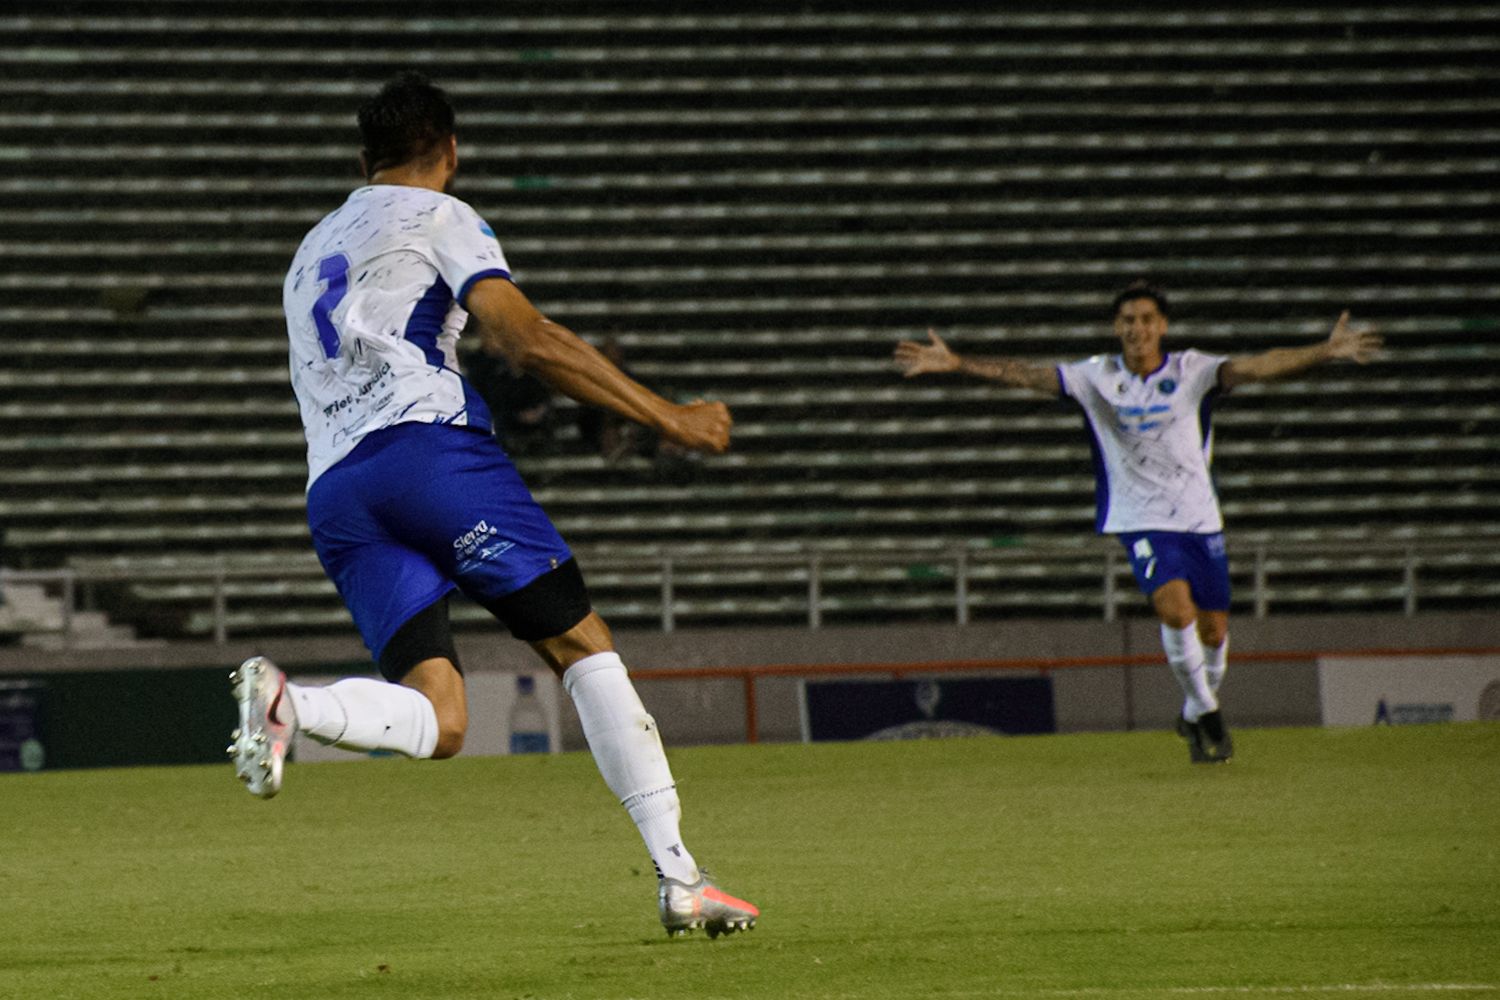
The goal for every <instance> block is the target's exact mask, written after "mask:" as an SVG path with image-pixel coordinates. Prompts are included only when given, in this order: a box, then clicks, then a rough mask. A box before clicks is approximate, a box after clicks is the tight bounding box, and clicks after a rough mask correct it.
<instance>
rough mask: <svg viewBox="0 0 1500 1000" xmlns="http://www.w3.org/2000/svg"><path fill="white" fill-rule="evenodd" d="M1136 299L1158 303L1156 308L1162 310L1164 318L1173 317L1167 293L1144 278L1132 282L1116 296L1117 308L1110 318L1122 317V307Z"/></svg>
mask: <svg viewBox="0 0 1500 1000" xmlns="http://www.w3.org/2000/svg"><path fill="white" fill-rule="evenodd" d="M1134 299H1150V300H1151V301H1152V302H1155V303H1156V308H1157V309H1159V310H1161V314H1162V315H1163V316H1170V315H1172V308H1171V306H1169V305H1168V304H1167V293H1166V292H1163V291H1162V290H1161V289H1160V288H1158V287H1156V286H1155V285H1153V284H1151V282H1149V281H1147V280H1145V279H1144V278H1142V279H1139V280H1137V281H1132V282H1131V283H1130V284H1128V285H1126V286H1125V287H1124V288H1122V289H1120V291H1119V293H1118V294H1116V295H1115V307H1114V309H1113V310H1112V311H1111V312H1110V314H1109V315H1110V318H1111V319H1113V318H1114V317H1116V316H1118V315H1120V307H1121V306H1123V305H1124V304H1125V303H1127V302H1130V301H1132V300H1134Z"/></svg>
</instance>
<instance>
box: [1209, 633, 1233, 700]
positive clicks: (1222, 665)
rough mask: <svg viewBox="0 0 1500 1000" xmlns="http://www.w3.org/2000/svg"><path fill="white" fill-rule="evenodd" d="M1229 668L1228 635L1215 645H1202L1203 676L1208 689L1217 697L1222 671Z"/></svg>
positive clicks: (1222, 679)
mask: <svg viewBox="0 0 1500 1000" xmlns="http://www.w3.org/2000/svg"><path fill="white" fill-rule="evenodd" d="M1228 669H1229V636H1227V635H1226V636H1225V637H1224V641H1223V642H1221V643H1219V644H1218V645H1217V646H1204V647H1203V676H1204V678H1206V679H1207V681H1208V689H1209V690H1210V691H1212V692H1213V693H1214V696H1215V697H1217V696H1218V694H1219V685H1220V684H1222V683H1224V672H1225V671H1226V670H1228Z"/></svg>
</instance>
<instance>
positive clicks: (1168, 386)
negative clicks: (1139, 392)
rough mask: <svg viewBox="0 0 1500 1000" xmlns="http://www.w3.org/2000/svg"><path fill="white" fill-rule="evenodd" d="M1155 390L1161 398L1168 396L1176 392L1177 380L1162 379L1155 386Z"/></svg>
mask: <svg viewBox="0 0 1500 1000" xmlns="http://www.w3.org/2000/svg"><path fill="white" fill-rule="evenodd" d="M1156 390H1157V391H1158V392H1160V393H1161V394H1162V395H1163V396H1170V395H1172V393H1174V392H1176V391H1177V380H1176V379H1170V378H1164V379H1162V380H1161V381H1160V382H1158V383H1157V384H1156Z"/></svg>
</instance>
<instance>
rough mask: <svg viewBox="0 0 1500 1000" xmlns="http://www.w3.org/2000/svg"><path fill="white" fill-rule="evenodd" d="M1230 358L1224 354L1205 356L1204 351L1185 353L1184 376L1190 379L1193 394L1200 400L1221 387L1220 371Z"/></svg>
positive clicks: (1188, 351)
mask: <svg viewBox="0 0 1500 1000" xmlns="http://www.w3.org/2000/svg"><path fill="white" fill-rule="evenodd" d="M1228 360H1229V358H1227V357H1225V356H1224V355H1222V354H1205V353H1203V352H1202V351H1197V350H1187V351H1184V352H1183V361H1184V365H1183V374H1185V375H1187V376H1188V378H1189V382H1190V384H1189V386H1188V388H1190V389H1191V390H1192V393H1193V395H1194V396H1195V397H1197V398H1198V399H1202V398H1203V397H1204V396H1206V395H1208V394H1209V393H1210V392H1213V391H1214V390H1215V389H1217V388H1218V387H1219V369H1220V368H1221V367H1223V365H1224V362H1226V361H1228Z"/></svg>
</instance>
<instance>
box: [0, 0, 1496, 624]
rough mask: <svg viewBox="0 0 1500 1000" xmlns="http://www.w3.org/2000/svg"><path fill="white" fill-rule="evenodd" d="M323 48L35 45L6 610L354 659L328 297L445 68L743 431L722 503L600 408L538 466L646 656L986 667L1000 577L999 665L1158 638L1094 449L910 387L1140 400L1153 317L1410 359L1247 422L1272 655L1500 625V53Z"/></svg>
mask: <svg viewBox="0 0 1500 1000" xmlns="http://www.w3.org/2000/svg"><path fill="white" fill-rule="evenodd" d="M313 7H314V11H313V14H312V16H309V14H308V5H305V4H290V3H277V2H271V3H260V4H256V5H253V8H251V7H249V6H247V5H243V4H235V3H229V2H226V0H208V2H195V3H192V4H188V3H186V2H181V3H178V2H172V3H151V4H147V3H133V2H130V0H124V2H103V0H69V2H61V3H53V4H48V5H45V6H43V5H40V4H30V3H26V4H21V5H19V8H18V9H8V10H7V11H6V12H0V67H3V70H4V72H3V73H0V94H3V95H4V101H3V102H0V150H4V155H5V156H6V159H7V161H8V163H7V165H8V167H9V169H8V170H7V171H6V173H5V175H4V176H3V177H0V229H3V231H4V232H5V233H6V239H5V240H4V241H3V243H0V288H3V291H4V294H3V296H0V323H3V324H4V327H5V330H6V333H5V349H4V351H3V352H0V524H3V525H5V526H6V527H7V538H6V545H7V550H6V554H5V560H4V561H5V562H6V563H7V564H8V565H11V566H14V567H20V568H24V569H46V568H51V567H69V568H72V569H73V570H74V571H76V572H77V573H79V574H80V578H81V579H83V580H85V581H86V582H87V581H91V582H89V583H88V588H87V589H88V592H89V600H90V606H91V607H96V608H98V609H100V610H103V611H106V612H108V613H109V615H110V617H111V618H112V619H113V620H115V621H119V622H124V623H128V624H131V625H134V626H135V627H136V628H137V629H138V630H139V631H141V632H142V633H143V634H147V635H162V636H168V637H175V636H194V635H197V636H206V635H213V634H214V633H215V631H216V630H218V631H220V632H222V630H224V629H228V630H230V631H233V632H234V633H236V634H256V633H260V632H265V633H272V632H274V633H277V634H285V633H288V632H298V631H306V632H320V631H347V630H348V627H349V626H348V619H347V615H346V614H345V613H344V612H343V611H342V609H341V607H340V606H339V604H338V601H337V598H336V596H335V595H334V593H333V591H332V588H331V587H330V586H329V585H328V584H327V583H326V581H324V580H323V578H322V574H321V571H320V570H319V568H318V566H317V563H316V560H315V559H314V558H313V557H312V555H311V551H310V548H309V546H308V542H307V531H306V527H305V524H304V522H303V514H302V490H303V485H304V479H305V475H306V469H305V465H304V463H303V452H302V447H303V444H302V436H301V431H300V426H299V423H298V419H297V414H296V407H295V404H294V402H293V400H292V398H291V394H290V390H289V386H288V383H287V375H286V369H285V355H286V346H285V332H284V327H283V325H282V318H281V315H280V283H281V279H282V276H283V274H284V272H285V267H286V264H287V262H288V261H289V259H290V257H291V254H292V252H293V250H294V249H295V247H296V244H297V242H298V241H299V240H300V238H301V236H302V234H303V233H304V232H305V231H306V230H307V229H308V228H309V227H310V226H311V225H312V224H313V223H314V222H316V220H317V219H318V218H320V217H321V216H322V215H323V214H324V213H326V212H327V211H329V210H330V209H331V208H333V207H334V206H335V205H336V204H338V203H339V202H340V201H341V200H342V198H343V196H344V194H345V193H346V192H347V191H348V190H350V189H351V188H352V187H354V186H355V185H357V184H358V183H359V178H358V177H357V176H356V173H355V169H354V153H355V151H356V149H357V145H358V137H357V133H356V131H355V129H354V126H353V109H354V107H355V106H356V104H357V103H358V101H359V100H360V99H361V98H362V97H363V96H364V95H365V94H366V93H367V92H369V91H370V90H372V89H373V88H374V86H376V85H378V83H379V82H380V81H382V80H383V79H384V78H385V77H387V76H389V75H390V74H391V73H392V72H394V71H396V70H398V69H402V68H406V67H409V66H415V67H417V68H421V69H424V70H427V71H429V72H430V73H432V75H433V76H434V77H435V78H436V80H437V82H439V83H440V84H442V85H443V86H444V87H445V88H447V89H448V90H449V92H450V93H451V95H452V96H453V98H454V101H455V104H456V105H457V107H458V112H459V121H460V145H461V156H462V159H463V167H462V170H461V173H460V178H459V185H458V189H457V190H456V193H458V194H459V195H460V196H462V197H464V198H466V199H467V200H469V201H470V202H471V203H473V204H474V205H475V207H476V208H478V209H479V211H480V212H481V213H482V214H484V215H485V216H486V218H487V219H489V220H490V222H491V223H492V224H493V225H494V227H495V229H496V230H497V231H498V232H499V234H500V238H501V241H502V243H503V245H504V246H505V248H506V252H507V255H508V256H509V258H510V262H511V263H512V265H513V267H514V270H515V275H516V279H517V281H518V282H519V283H520V285H521V286H522V287H523V288H524V289H525V290H526V292H527V293H528V295H530V297H531V298H532V299H533V300H534V301H535V302H537V303H538V305H539V306H541V308H542V309H543V310H544V311H546V312H547V313H548V314H549V315H551V316H553V317H554V318H556V319H557V320H559V321H561V322H563V323H566V324H568V325H570V326H571V327H573V328H574V329H576V330H577V331H578V332H580V333H581V334H584V335H586V336H588V337H590V338H591V339H594V340H595V341H596V342H598V341H599V339H600V338H603V337H605V336H610V337H613V338H614V339H615V340H616V341H617V342H618V343H619V344H620V345H621V346H622V347H623V349H624V352H625V355H626V359H627V364H628V366H629V368H630V370H631V371H632V372H633V373H634V374H635V375H636V376H637V377H638V378H640V379H641V380H643V381H645V382H646V383H647V384H649V385H651V386H652V387H654V388H656V389H657V390H658V391H660V392H662V393H663V394H665V395H668V396H673V397H683V398H686V397H692V396H698V395H704V396H710V397H716V398H721V399H724V400H726V401H727V402H728V403H729V404H730V405H731V407H732V408H733V410H734V413H735V417H736V438H735V449H734V451H733V452H732V453H731V454H729V455H727V456H724V457H722V458H713V459H708V460H705V461H702V462H701V463H695V464H692V465H691V466H690V467H689V468H688V469H687V470H686V472H685V473H684V475H685V478H684V479H678V478H673V477H663V476H662V475H660V474H659V470H657V469H656V468H655V467H654V466H653V464H652V463H651V462H650V461H649V460H647V459H645V458H635V459H631V460H627V461H623V462H609V461H606V460H605V458H603V457H601V456H600V455H598V454H596V453H594V452H593V451H591V449H590V448H589V446H588V445H587V444H586V443H585V442H584V441H583V440H582V439H581V438H580V437H579V435H578V434H577V433H576V431H575V429H574V428H573V426H572V424H573V421H572V416H573V414H574V409H573V408H572V406H571V404H569V403H567V402H566V401H560V402H559V422H558V429H557V432H556V435H555V440H554V442H553V445H552V447H550V448H548V449H544V450H543V451H542V452H541V453H539V454H531V455H526V456H522V457H521V458H520V459H519V464H520V465H521V467H522V470H523V472H524V473H525V474H526V475H527V476H528V478H529V479H530V480H531V481H532V482H533V484H534V486H535V489H536V492H537V494H538V497H539V499H540V500H541V501H542V503H543V505H544V506H546V507H547V508H548V510H549V511H551V512H552V514H553V515H554V517H555V519H556V520H557V522H558V524H559V527H560V528H561V529H562V531H563V533H564V535H565V537H567V538H569V540H570V541H571V542H572V543H573V544H574V545H575V546H576V547H577V548H578V550H579V552H580V555H581V559H582V562H583V564H584V567H585V570H586V571H588V572H589V575H590V581H591V586H592V588H593V589H594V591H595V593H596V596H597V597H598V603H599V604H600V607H601V609H602V610H603V611H604V613H605V614H606V616H607V617H609V618H610V619H611V620H612V621H615V622H619V623H636V624H655V623H658V622H661V621H662V620H663V617H664V611H663V606H662V594H663V593H664V587H665V586H670V589H671V594H672V602H671V604H672V606H671V608H670V609H669V610H668V611H667V612H666V617H667V618H669V619H670V620H671V621H675V622H676V623H679V624H681V623H703V624H709V623H720V622H736V621H742V622H763V621H774V622H786V621H804V620H808V618H809V594H810V591H812V590H815V591H816V596H817V600H816V601H815V602H814V605H815V607H816V613H815V619H816V620H829V621H839V620H847V621H884V620H891V621H898V620H911V619H935V620H940V619H951V618H952V617H953V616H954V614H955V601H954V596H953V595H954V592H955V587H958V586H959V578H960V577H962V581H963V582H962V586H963V588H964V592H965V596H964V610H962V611H959V612H958V613H959V614H960V615H965V614H971V615H973V616H975V617H985V616H990V617H997V616H1006V615H1020V614H1030V615H1079V614H1085V615H1098V614H1100V613H1106V614H1113V613H1115V610H1114V604H1113V601H1112V599H1110V598H1108V597H1107V596H1106V591H1107V590H1108V586H1107V583H1108V581H1109V580H1112V579H1115V577H1116V576H1117V577H1118V580H1119V586H1120V588H1121V593H1120V596H1119V605H1118V611H1119V613H1131V612H1132V610H1134V611H1139V610H1141V609H1140V607H1139V602H1138V601H1136V600H1134V599H1133V596H1132V595H1131V594H1130V593H1129V591H1128V584H1129V581H1128V575H1126V574H1125V571H1124V567H1123V563H1121V565H1119V566H1118V567H1115V568H1114V569H1113V570H1111V569H1109V568H1108V564H1107V563H1106V559H1107V554H1106V552H1107V548H1108V546H1107V545H1106V543H1103V542H1100V541H1098V540H1097V539H1094V538H1093V537H1092V536H1091V531H1092V523H1093V520H1092V497H1091V487H1092V477H1091V475H1090V467H1089V459H1088V447H1087V443H1086V441H1085V438H1084V436H1083V434H1082V427H1081V422H1080V420H1079V418H1078V417H1077V415H1076V414H1075V413H1073V412H1071V411H1070V410H1069V409H1068V408H1067V407H1066V406H1065V405H1063V404H1058V403H1054V402H1050V401H1046V400H1039V399H1033V398H1030V397H1027V396H1026V395H1024V394H1022V393H1019V392H1013V391H1009V390H1000V389H995V388H992V387H987V386H983V385H978V384H972V383H961V382H958V381H950V382H941V381H937V380H926V381H922V380H919V381H914V382H903V381H902V380H901V379H900V378H899V377H898V376H897V375H896V373H895V371H894V369H893V367H892V365H891V363H890V352H891V348H892V347H893V345H894V343H895V342H896V341H897V340H898V339H902V338H908V337H919V336H922V335H923V332H924V331H925V330H926V328H927V327H929V326H935V327H937V328H939V329H940V330H942V331H943V333H944V335H945V336H946V337H947V338H948V339H949V340H950V342H952V343H953V344H954V345H955V346H956V347H958V348H959V349H960V350H964V351H967V352H976V353H981V354H983V353H989V354H1006V355H1015V356H1020V357H1026V358H1030V359H1034V360H1051V359H1058V360H1061V359H1068V358H1076V357H1081V356H1084V355H1088V354H1094V353H1099V352H1102V351H1105V350H1108V349H1109V347H1110V340H1109V330H1108V324H1107V320H1108V317H1107V311H1108V305H1109V301H1110V297H1111V295H1112V293H1113V291H1114V290H1115V289H1116V288H1117V287H1119V286H1120V285H1122V284H1124V283H1125V282H1126V281H1128V280H1130V279H1132V278H1135V277H1138V276H1142V275H1149V276H1151V277H1153V278H1154V279H1156V280H1158V281H1160V282H1161V283H1162V284H1164V285H1165V286H1166V287H1167V288H1168V289H1169V290H1170V292H1171V293H1172V297H1173V302H1174V316H1173V333H1172V341H1171V342H1172V343H1176V344H1181V345H1192V346H1197V347H1201V348H1204V349H1206V350H1211V351H1219V352H1224V353H1239V352H1249V351H1256V350H1262V349H1265V348H1269V347H1272V346H1279V345H1284V344H1292V343H1299V342H1307V341H1310V340H1311V339H1313V338H1315V337H1318V336H1321V335H1323V334H1324V333H1325V332H1326V331H1327V329H1328V327H1329V326H1330V325H1331V323H1332V321H1333V319H1334V318H1335V317H1336V316H1337V314H1338V312H1339V310H1340V309H1342V308H1345V307H1348V308H1350V309H1351V310H1353V312H1354V315H1355V317H1356V320H1357V321H1360V322H1368V323H1374V324H1377V325H1379V327H1380V328H1381V331H1382V333H1383V335H1384V336H1385V337H1386V340H1387V344H1388V348H1389V350H1388V354H1387V355H1386V357H1385V358H1384V359H1383V360H1382V361H1380V362H1379V363H1377V364H1375V365H1373V366H1371V367H1370V368H1368V369H1365V370H1355V369H1352V368H1339V369H1324V370H1321V371H1319V372H1317V373H1315V374H1314V375H1313V376H1311V377H1308V378H1305V379H1300V380H1296V381H1291V382H1286V383H1281V384H1275V385H1264V386H1251V387H1247V388H1245V389H1244V390H1242V391H1239V392H1236V393H1235V394H1234V395H1233V396H1232V397H1231V398H1229V399H1227V400H1225V401H1224V402H1223V404H1222V405H1221V406H1220V408H1219V410H1218V411H1217V416H1216V418H1215V427H1216V432H1217V435H1218V440H1217V447H1216V468H1217V471H1218V480H1219V486H1220V491H1221V496H1222V498H1223V501H1224V508H1225V514H1226V518H1227V520H1228V523H1229V534H1230V542H1231V554H1232V556H1233V557H1234V558H1235V574H1236V577H1235V578H1236V584H1237V585H1243V586H1239V590H1238V600H1239V605H1240V606H1242V607H1245V608H1252V607H1256V603H1255V602H1256V601H1257V598H1256V597H1255V596H1253V595H1254V586H1253V585H1254V583H1255V581H1256V577H1257V576H1259V577H1263V578H1265V579H1266V580H1269V582H1268V583H1266V585H1265V586H1264V587H1263V588H1262V592H1261V595H1262V596H1261V598H1260V600H1261V602H1262V603H1264V602H1265V601H1267V600H1268V601H1269V602H1270V603H1271V605H1272V606H1274V607H1278V608H1294V609H1305V610H1328V609H1333V610H1376V611H1390V610H1398V611H1399V610H1401V609H1402V608H1403V607H1408V608H1409V603H1410V596H1409V593H1410V589H1411V588H1410V587H1409V586H1408V584H1409V582H1410V581H1409V579H1408V576H1409V575H1410V574H1412V573H1414V572H1415V573H1416V574H1417V579H1418V580H1419V581H1420V587H1419V590H1420V602H1421V606H1422V607H1437V608H1449V609H1466V608H1480V607H1494V605H1495V603H1496V601H1497V598H1500V392H1497V389H1500V282H1497V281H1496V277H1495V276H1496V274H1497V272H1500V249H1497V247H1500V243H1497V240H1496V236H1497V235H1500V183H1497V181H1500V114H1497V111H1500V8H1497V7H1495V6H1494V5H1483V4H1442V5H1436V6H1433V5H1419V4H1398V5H1383V4H1377V5H1368V6H1361V7H1357V8H1356V7H1346V6H1343V5H1317V4H1295V3H1292V4H1278V5H1275V6H1273V7H1270V8H1257V9H1254V10H1242V9H1240V8H1238V7H1234V6H1230V5H1209V6H1202V5H1194V6H1182V7H1180V8H1176V9H1172V10H1167V11H1160V12H1157V13H1156V14H1154V15H1153V16H1151V17H1150V18H1143V17H1142V16H1141V15H1140V14H1139V13H1129V12H1121V11H1117V10H1115V9H1114V8H1111V7H1108V6H1094V7H1089V6H1081V7H1077V8H1072V9H1069V8H1059V7H1056V6H1053V7H1045V8H1044V7H1027V8H1015V9H1012V8H1009V7H1007V8H1006V9H1004V10H998V9H996V10H985V11H982V12H976V11H975V10H974V9H972V8H970V7H968V6H960V5H951V6H949V5H944V4H942V3H938V4H929V3H921V4H919V3H915V2H910V3H906V4H900V5H889V4H887V5H881V7H880V11H879V12H878V13H872V12H860V11H858V10H857V9H856V8H854V7H852V6H850V5H834V4H818V3H813V4H797V5H787V6H784V7H783V6H782V5H759V4H758V5H742V6H741V9H739V10H738V11H737V12H727V13H724V12H721V13H706V12H700V11H699V10H698V8H696V7H693V6H691V5H670V4H644V5H630V8H629V12H628V13H622V12H619V8H616V7H614V6H611V5H608V4H604V3H572V2H564V3H549V4H545V5H544V4H540V3H532V2H524V3H519V4H507V5H505V8H504V11H505V13H504V15H503V16H494V15H493V14H492V10H493V5H489V4H479V3H475V2H460V3H448V4H444V5H442V6H441V7H435V6H426V5H422V4H412V3H402V4H399V5H398V4H394V3H389V2H386V0H367V2H362V3H358V4H355V3H346V2H342V0H328V2H322V3H318V4H316V5H313ZM715 9H720V5H715ZM17 10H18V11H19V12H17ZM169 15H170V16H169ZM681 471H682V470H679V472H681ZM669 562H670V565H669ZM960 564H962V566H961V565H960ZM1418 566H1419V567H1420V568H1415V569H1414V567H1418ZM1111 574H1113V575H1111ZM1267 594H1269V597H1267V596H1266V595H1267ZM216 603H217V605H218V607H219V612H220V613H216V612H215V610H214V609H215V606H216ZM477 618H478V612H477V611H474V609H465V610H462V611H461V612H460V613H459V615H458V620H459V621H460V622H465V621H474V620H477Z"/></svg>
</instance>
